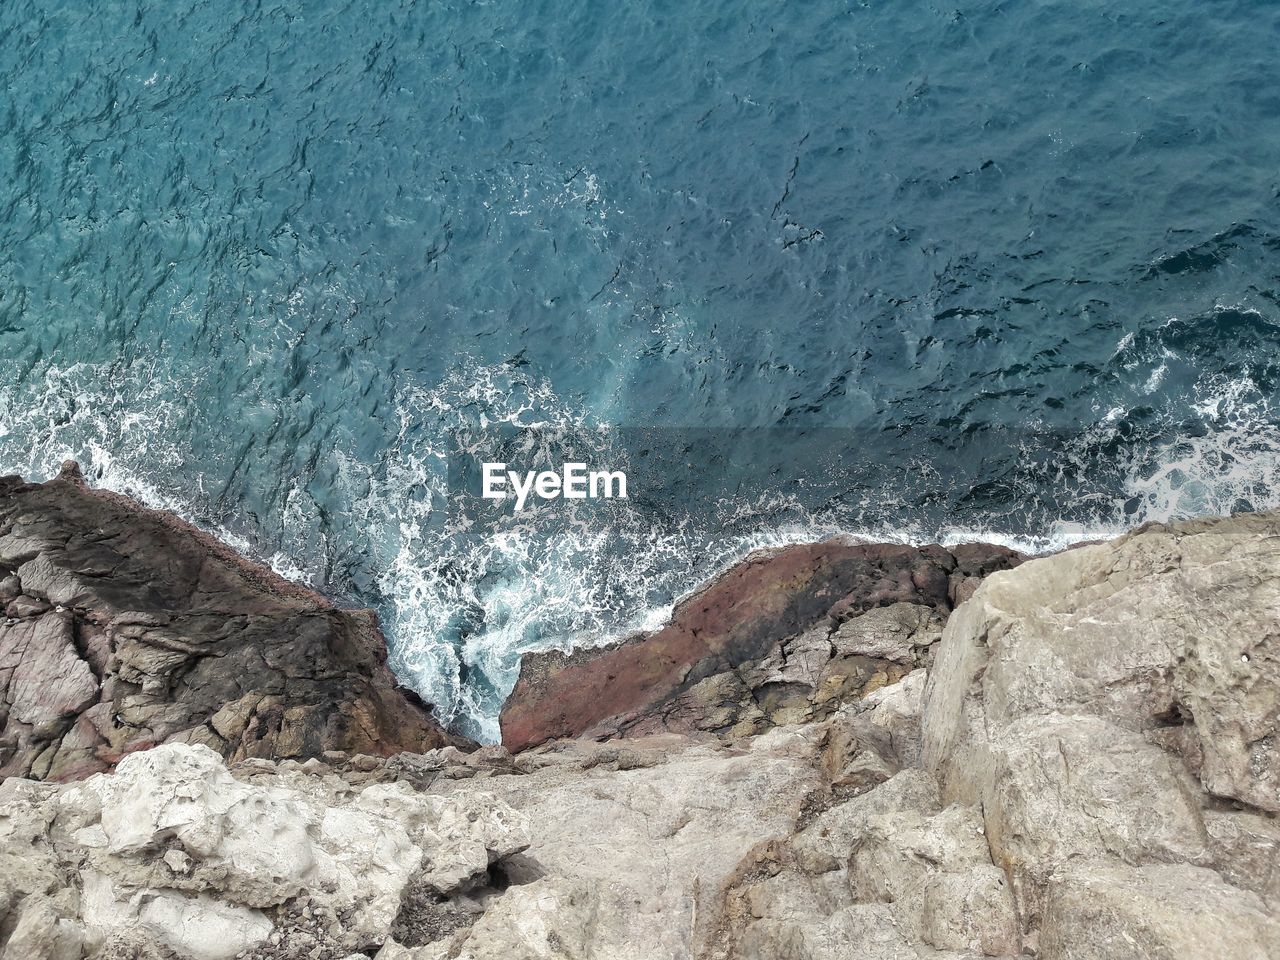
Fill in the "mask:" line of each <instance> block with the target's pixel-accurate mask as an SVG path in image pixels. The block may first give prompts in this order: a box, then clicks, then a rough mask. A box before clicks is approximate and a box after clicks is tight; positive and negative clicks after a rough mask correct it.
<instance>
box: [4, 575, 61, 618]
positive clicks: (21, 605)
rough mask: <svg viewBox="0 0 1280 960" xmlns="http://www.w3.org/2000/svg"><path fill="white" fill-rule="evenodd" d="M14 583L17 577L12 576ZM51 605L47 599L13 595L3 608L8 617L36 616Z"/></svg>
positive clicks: (44, 611) (50, 608)
mask: <svg viewBox="0 0 1280 960" xmlns="http://www.w3.org/2000/svg"><path fill="white" fill-rule="evenodd" d="M10 579H12V580H13V581H14V582H15V583H16V582H18V578H17V577H12V578H10ZM52 609H53V607H52V605H51V604H50V603H49V602H48V601H47V600H39V599H37V598H36V597H26V596H21V597H15V598H14V599H12V600H10V601H9V603H8V605H7V606H6V607H5V608H4V612H5V616H8V617H19V618H21V617H38V616H39V615H40V614H42V613H46V612H48V611H49V610H52Z"/></svg>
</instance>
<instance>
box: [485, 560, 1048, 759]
mask: <svg viewBox="0 0 1280 960" xmlns="http://www.w3.org/2000/svg"><path fill="white" fill-rule="evenodd" d="M1023 559H1024V558H1023V556H1022V555H1021V554H1018V553H1015V552H1013V551H1012V550H1007V549H1005V548H1003V547H997V546H992V545H990V544H967V545H964V546H960V547H955V548H952V549H950V550H947V549H944V548H943V547H940V546H936V545H932V546H926V547H909V546H903V545H899V544H883V543H877V544H860V543H845V542H841V541H839V540H831V541H827V542H825V543H816V544H803V545H798V546H792V547H786V548H784V549H780V550H769V551H760V552H758V553H756V554H753V555H752V556H750V557H748V558H747V559H746V560H744V561H743V562H741V563H739V564H737V565H736V566H734V567H732V568H731V569H729V570H728V571H727V572H725V573H724V574H722V575H721V576H719V577H717V578H715V579H714V580H713V581H712V582H711V583H710V584H709V585H707V586H706V587H704V588H703V589H701V590H699V591H698V592H697V593H695V594H693V595H692V596H690V597H689V598H687V599H685V600H684V601H682V602H681V603H680V604H679V605H678V606H677V607H676V609H675V612H674V613H673V615H672V617H671V621H670V622H669V623H668V624H667V625H666V626H665V627H663V628H662V629H660V630H658V631H656V632H654V633H649V634H640V635H636V636H633V637H629V638H627V639H625V640H623V641H621V642H619V643H616V644H613V645H610V646H606V647H601V648H595V649H579V650H575V651H573V652H572V653H568V654H565V653H560V652H558V651H551V652H548V653H538V654H531V655H526V656H525V658H524V660H523V661H522V663H521V669H520V679H519V681H518V682H517V683H516V687H515V690H513V691H512V693H511V696H510V697H509V698H508V699H507V702H506V703H505V704H504V705H503V709H502V718H501V719H502V742H503V744H504V745H506V746H507V748H508V749H511V750H523V749H525V748H527V747H529V746H532V745H535V744H538V743H543V742H545V741H547V740H551V739H555V738H558V737H577V736H584V735H585V736H591V737H595V738H606V737H617V736H641V735H644V734H647V733H653V732H656V731H659V730H667V731H673V732H690V731H693V730H705V731H715V732H720V733H728V734H731V735H737V736H740V735H745V734H747V733H760V732H762V731H764V730H766V729H768V728H769V727H771V726H775V725H777V724H779V723H798V722H801V721H804V720H814V719H819V718H821V717H824V716H828V715H829V714H830V713H831V712H832V711H833V710H834V709H835V708H836V707H837V706H838V705H839V704H840V703H841V702H842V701H844V700H846V699H849V698H856V697H858V696H860V695H862V694H865V693H867V692H869V691H871V690H873V689H875V688H876V687H879V686H883V685H884V684H886V683H893V682H895V681H897V680H899V679H900V678H902V677H903V676H905V675H906V674H907V673H909V672H910V671H911V670H912V669H914V668H915V667H917V666H921V665H923V664H924V663H925V662H926V660H927V657H928V655H929V654H928V651H929V649H930V647H931V646H932V644H933V643H934V642H935V641H937V639H938V637H939V636H940V635H941V633H942V625H943V624H944V623H945V622H946V618H947V615H948V614H949V613H950V611H951V610H952V609H953V608H954V606H955V605H956V604H957V603H960V602H962V601H963V600H965V599H967V598H968V597H969V596H970V595H971V594H972V593H973V591H974V589H975V588H976V587H977V584H978V582H979V581H980V580H981V578H982V577H984V576H986V575H987V574H990V573H993V572H995V571H996V570H1005V569H1009V568H1011V567H1014V566H1017V564H1018V563H1020V562H1021V561H1022V560H1023Z"/></svg>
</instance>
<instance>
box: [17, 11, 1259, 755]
mask: <svg viewBox="0 0 1280 960" xmlns="http://www.w3.org/2000/svg"><path fill="white" fill-rule="evenodd" d="M1278 53H1280V4H1277V3H1275V2H1271V0H1266V2H1263V0H1254V2H1245V0H1216V2H1213V3H1206V2H1204V0H1159V2H1155V0H1126V2H1096V0H1072V2H1031V0H1023V2H1019V0H1002V2H995V0H975V2H969V0H954V2H950V3H945V4H937V3H930V2H923V0H899V2H888V0H885V2H810V3H789V4H764V3H744V2H736V3H730V2H723V0H720V2H688V0H686V2H679V3H677V2H667V0H663V2H656V0H636V2H629V3H625V4H607V3H599V2H594V0H561V2H558V3H549V2H540V0H523V2H514V0H511V2H508V0H492V2H475V3H462V2H448V0H436V2H410V0H400V2H396V0H391V2H372V0H368V2H345V3H334V2H324V0H309V2H307V3H277V2H272V0H224V2H220V3H203V2H200V3H197V2H181V0H165V2H160V0H132V2H128V3H124V2H103V3H94V4H74V3H66V2H52V0H48V2H35V0H7V2H5V3H4V4H0V78H2V79H3V91H4V93H3V100H2V101H0V210H2V211H3V214H2V215H0V231H2V232H3V236H2V238H0V361H2V362H0V471H3V472H18V473H22V474H25V475H27V476H29V477H33V478H44V477H47V476H50V475H51V474H53V473H54V472H56V470H57V467H58V464H59V463H60V462H61V461H62V460H63V459H64V458H68V457H74V458H76V459H78V460H80V461H81V462H82V464H83V465H84V467H85V470H86V473H87V474H89V476H90V477H91V478H92V480H93V482H95V483H97V484H99V485H102V486H106V487H110V488H113V489H116V490H120V491H124V492H128V493H131V494H133V495H135V496H137V497H139V498H141V499H142V500H144V501H145V502H147V503H149V504H152V505H155V506H163V507H167V508H170V509H173V510H176V511H178V512H179V513H181V514H182V515H184V516H185V517H187V518H189V519H191V520H193V521H195V522H197V523H199V524H201V525H203V526H205V527H206V528H208V529H210V530H214V531H216V532H218V533H219V534H220V535H222V536H224V537H227V538H228V539H229V540H230V541H231V542H232V543H233V544H234V545H236V546H237V547H238V548H239V549H241V550H243V551H245V552H246V553H249V554H251V555H254V556H257V557H260V558H263V559H265V560H267V561H269V562H271V563H272V564H273V565H274V566H275V567H276V568H277V569H278V570H280V571H282V572H283V573H285V574H286V575H288V576H291V577H294V578H297V579H299V580H304V581H307V582H309V583H311V584H313V585H315V586H317V587H319V588H321V589H323V590H324V591H327V592H328V593H330V594H331V595H332V596H334V597H335V598H337V599H339V600H340V601H341V602H343V603H349V604H359V605H367V606H372V607H375V608H376V609H377V610H378V611H379V612H380V613H381V615H382V618H383V622H384V624H385V625H386V628H387V631H388V634H389V636H390V641H391V645H392V652H393V661H394V665H395V667H396V670H397V672H398V673H399V675H400V676H401V677H402V678H403V679H404V680H405V682H407V683H409V684H410V685H412V686H413V687H415V688H416V689H417V690H418V691H419V692H421V693H422V694H423V695H424V696H425V697H426V698H427V699H428V700H430V701H431V702H433V703H434V704H435V705H436V707H437V709H438V711H439V713H440V715H441V716H442V717H443V718H444V719H446V720H448V721H451V722H453V723H454V724H455V725H457V726H458V727H460V728H461V729H463V730H465V731H467V732H470V733H473V734H476V735H479V736H482V737H485V738H489V739H492V738H494V737H495V736H496V734H497V727H496V715H497V710H498V707H499V705H500V704H501V701H502V698H503V696H504V695H505V693H506V692H507V690H508V689H509V688H510V686H511V684H512V683H513V682H514V678H515V671H516V669H517V666H518V662H519V656H520V654H521V653H522V652H523V651H526V650H532V649H541V648H547V647H553V646H558V647H562V648H564V647H568V646H571V645H573V644H590V643H598V642H601V641H602V640H605V639H607V638H609V637H611V636H614V635H617V634H618V633H619V632H621V631H625V630H628V629H631V628H634V627H637V626H644V625H652V624H655V623H657V622H659V621H660V620H661V619H662V617H663V616H664V615H665V613H666V611H668V610H669V608H670V605H671V603H672V602H673V601H674V600H676V599H677V598H678V597H679V596H680V595H681V594H683V593H685V592H687V591H688V590H690V589H691V588H692V587H694V586H695V585H696V584H697V583H698V582H699V581H700V580H701V579H702V578H704V577H706V576H707V575H709V574H710V573H712V572H714V571H715V570H716V569H718V568H720V567H723V566H724V565H726V564H728V563H730V562H732V561H733V560H734V559H735V558H737V557H740V556H741V555H743V554H744V553H745V552H746V551H747V550H749V549H751V548H752V547H754V546H760V545H766V544H776V543H781V542H785V541H789V540H798V539H810V538H815V537H823V536H830V535H833V534H837V533H843V534H848V535H854V536H867V537H873V538H883V539H893V540H903V541H928V540H934V539H940V540H943V541H945V542H954V541H957V540H964V539H969V538H976V537H982V538H987V539H995V540H999V541H1002V542H1007V543H1011V544H1015V545H1020V546H1022V547H1024V548H1027V549H1036V550H1046V549H1052V548H1054V547H1056V546H1061V545H1063V544H1066V543H1070V542H1072V541H1074V540H1079V539H1082V538H1087V537H1094V536H1100V535H1107V534H1110V533H1113V532H1116V531H1119V530H1121V529H1124V528H1126V527H1128V526H1131V525H1133V524H1136V523H1140V522H1143V521H1146V520H1152V519H1166V518H1171V517H1177V516H1186V515H1194V514H1202V513H1219V512H1226V511H1234V510H1248V509H1261V508H1265V507H1274V506H1280V482H1278V481H1280V392H1278V391H1280V68H1278V67H1277V63H1278V62H1280V58H1278V57H1277V54H1278ZM518 427H536V428H538V429H539V431H541V432H542V433H547V432H550V433H552V434H555V435H557V436H559V435H570V436H573V437H576V438H578V440H579V441H581V442H585V443H588V444H593V445H595V446H594V447H593V450H594V451H595V456H597V457H598V458H599V459H600V460H602V461H613V462H610V463H606V464H605V465H607V466H620V465H622V464H628V463H629V464H632V465H633V467H634V468H635V469H636V470H637V471H638V476H639V477H640V479H641V480H643V481H644V482H643V483H640V482H639V481H638V480H636V479H635V478H634V477H633V483H632V489H631V491H630V493H631V497H630V499H628V500H626V501H610V502H607V503H599V504H595V505H594V508H593V509H594V512H591V510H589V509H588V506H589V505H588V506H583V507H581V509H577V510H574V511H567V510H563V509H561V507H562V504H556V503H551V504H547V505H545V506H543V507H540V508H539V509H537V510H531V511H525V512H524V513H522V514H520V515H518V516H516V515H512V516H509V517H506V518H505V519H499V520H496V521H493V522H484V523H468V522H464V521H465V518H464V517H462V516H461V515H458V514H455V513H452V512H450V511H449V510H448V509H447V508H446V506H445V495H446V493H448V489H447V486H448V464H449V457H450V453H449V451H450V449H451V447H450V444H451V438H453V437H456V436H457V435H459V433H463V434H465V435H468V436H477V435H479V436H484V435H485V434H486V433H487V432H491V431H495V430H498V429H499V428H507V434H506V435H507V436H508V439H509V437H510V435H511V430H512V428H518ZM517 435H518V434H517ZM641 460H643V461H645V462H646V463H661V464H664V465H665V466H664V467H663V469H661V470H649V471H647V472H646V471H645V470H644V469H643V465H642V464H640V463H639V461H641Z"/></svg>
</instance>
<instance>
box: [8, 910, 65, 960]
mask: <svg viewBox="0 0 1280 960" xmlns="http://www.w3.org/2000/svg"><path fill="white" fill-rule="evenodd" d="M84 943H85V936H84V925H83V924H81V923H80V922H78V921H76V920H69V919H67V918H65V917H64V916H62V911H60V910H59V909H57V908H56V907H55V906H54V903H53V901H51V900H50V899H49V898H48V897H44V896H39V895H36V896H31V897H28V898H27V899H26V900H25V901H24V902H23V903H22V906H21V912H20V915H19V917H18V921H17V923H16V924H14V925H13V932H12V933H11V934H10V935H9V940H8V943H6V944H5V946H4V950H3V957H4V958H5V960H8V958H10V957H12V958H14V960H18V958H22V960H80V958H81V957H82V956H83V951H84Z"/></svg>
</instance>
